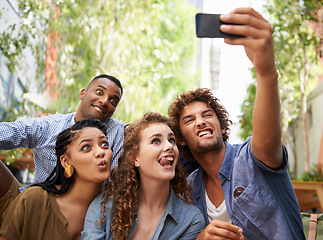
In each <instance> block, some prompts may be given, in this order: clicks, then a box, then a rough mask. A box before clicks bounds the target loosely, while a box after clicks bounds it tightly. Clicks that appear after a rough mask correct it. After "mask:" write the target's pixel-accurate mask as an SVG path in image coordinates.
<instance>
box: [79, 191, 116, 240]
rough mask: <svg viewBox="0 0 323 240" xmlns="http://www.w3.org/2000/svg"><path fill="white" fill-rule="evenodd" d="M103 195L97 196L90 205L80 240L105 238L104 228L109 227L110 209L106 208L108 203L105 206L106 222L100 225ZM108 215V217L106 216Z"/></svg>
mask: <svg viewBox="0 0 323 240" xmlns="http://www.w3.org/2000/svg"><path fill="white" fill-rule="evenodd" d="M103 194H104V193H101V194H99V195H98V196H97V197H96V198H95V199H94V200H93V201H92V203H91V204H90V206H89V208H88V210H87V212H86V217H85V220H84V229H83V231H82V233H81V235H82V236H81V239H83V240H84V239H89V240H90V239H105V237H106V226H107V225H108V226H109V227H110V214H109V211H107V210H109V209H110V208H109V207H108V206H107V205H108V204H109V202H108V203H107V204H106V211H105V217H106V221H105V222H104V223H100V222H99V221H100V220H101V218H102V216H101V211H102V207H101V202H102V201H103ZM107 213H108V215H107Z"/></svg>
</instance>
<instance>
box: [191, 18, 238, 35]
mask: <svg viewBox="0 0 323 240" xmlns="http://www.w3.org/2000/svg"><path fill="white" fill-rule="evenodd" d="M220 15H221V14H208V13H198V14H196V16H195V24H196V36H197V37H198V38H239V37H244V36H241V35H234V34H227V33H224V32H222V31H221V30H220V26H221V25H222V24H227V23H224V22H222V21H221V20H220Z"/></svg>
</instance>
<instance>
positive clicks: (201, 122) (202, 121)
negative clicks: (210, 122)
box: [196, 116, 205, 127]
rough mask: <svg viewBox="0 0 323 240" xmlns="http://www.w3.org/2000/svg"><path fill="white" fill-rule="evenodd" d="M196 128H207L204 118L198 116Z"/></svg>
mask: <svg viewBox="0 0 323 240" xmlns="http://www.w3.org/2000/svg"><path fill="white" fill-rule="evenodd" d="M196 126H198V127H200V126H205V121H204V119H203V117H202V116H196Z"/></svg>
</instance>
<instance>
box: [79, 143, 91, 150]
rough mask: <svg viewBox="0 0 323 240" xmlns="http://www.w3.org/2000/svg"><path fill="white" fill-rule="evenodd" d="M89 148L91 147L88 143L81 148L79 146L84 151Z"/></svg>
mask: <svg viewBox="0 0 323 240" xmlns="http://www.w3.org/2000/svg"><path fill="white" fill-rule="evenodd" d="M89 149H91V147H90V145H88V144H85V145H83V146H82V148H81V150H82V151H86V150H89Z"/></svg>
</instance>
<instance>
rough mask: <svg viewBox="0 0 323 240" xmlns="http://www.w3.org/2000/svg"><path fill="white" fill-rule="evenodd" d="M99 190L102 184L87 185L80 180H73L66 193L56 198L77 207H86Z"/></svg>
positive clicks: (87, 183)
mask: <svg viewBox="0 0 323 240" xmlns="http://www.w3.org/2000/svg"><path fill="white" fill-rule="evenodd" d="M101 190H102V183H92V182H91V183H89V182H84V181H81V180H77V181H75V179H74V181H73V182H72V184H71V186H70V189H69V190H68V191H67V193H65V194H63V195H60V196H58V198H61V200H63V201H64V200H67V201H69V202H70V203H74V204H77V205H87V206H88V205H90V203H91V202H92V200H93V199H94V198H95V197H96V196H97V195H98V194H99V193H100V192H101Z"/></svg>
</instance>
